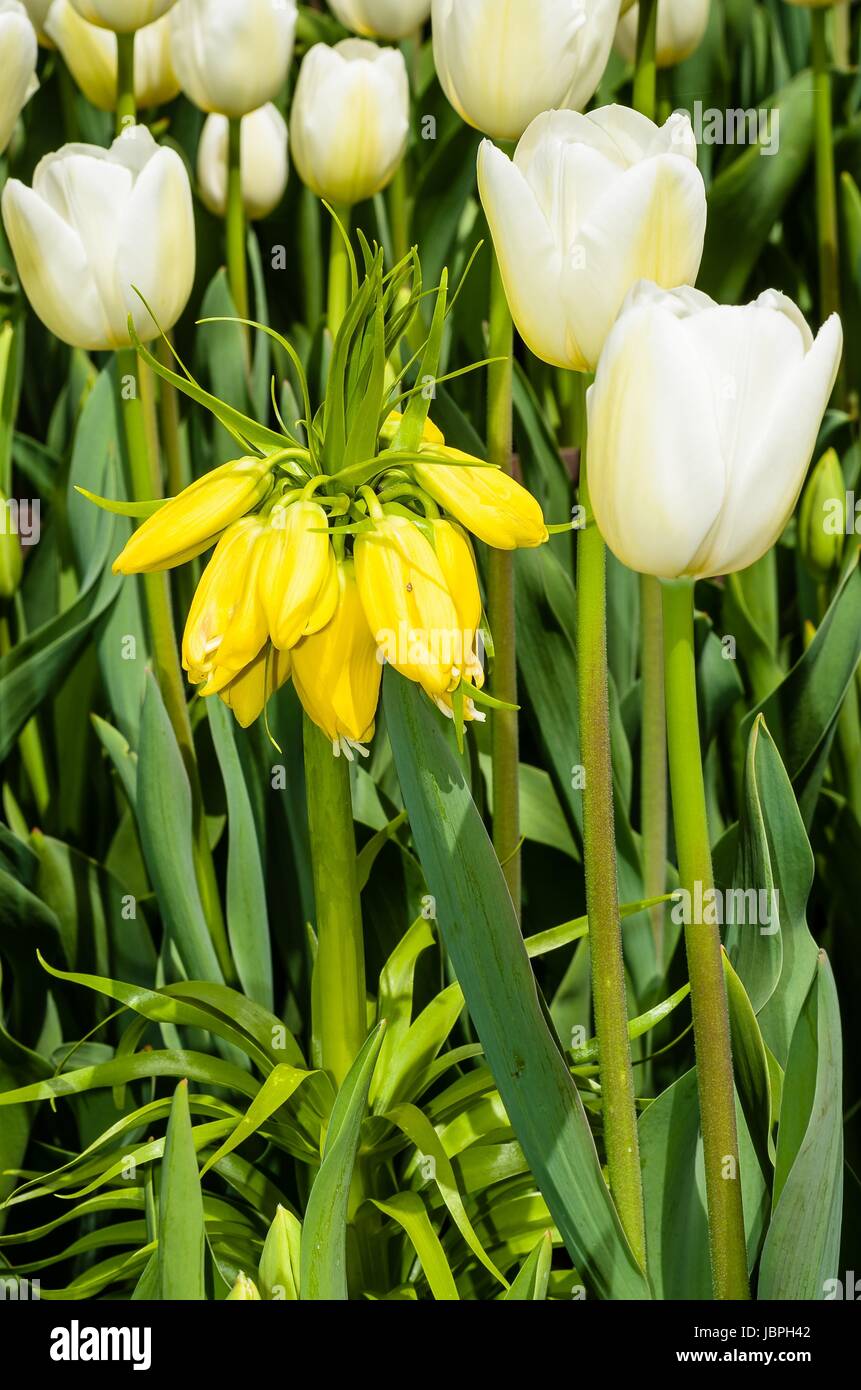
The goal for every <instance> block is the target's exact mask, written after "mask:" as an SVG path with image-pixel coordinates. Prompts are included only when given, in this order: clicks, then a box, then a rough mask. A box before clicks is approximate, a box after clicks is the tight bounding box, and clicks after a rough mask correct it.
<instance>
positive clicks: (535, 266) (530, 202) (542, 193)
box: [478, 106, 706, 372]
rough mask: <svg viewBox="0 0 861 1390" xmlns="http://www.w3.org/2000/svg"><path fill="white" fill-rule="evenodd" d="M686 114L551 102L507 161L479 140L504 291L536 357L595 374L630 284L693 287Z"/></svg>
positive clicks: (698, 183)
mask: <svg viewBox="0 0 861 1390" xmlns="http://www.w3.org/2000/svg"><path fill="white" fill-rule="evenodd" d="M696 158H697V147H696V141H695V139H694V133H693V130H692V128H691V123H690V119H689V118H688V116H686V115H682V114H679V113H676V114H675V115H673V116H671V117H670V119H669V120H668V121H667V122H666V124H665V125H663V126H661V127H660V128H659V127H658V126H656V125H654V124H653V122H652V121H650V120H648V119H647V118H646V117H645V116H641V115H640V114H639V113H638V112H636V111H629V110H628V109H627V107H624V106H603V107H601V108H599V109H598V110H597V111H590V113H589V115H588V116H580V115H577V114H576V112H573V111H550V112H548V113H547V114H546V115H544V116H539V117H538V119H537V120H536V121H533V123H532V125H531V126H530V127H529V129H528V130H527V132H526V134H525V135H524V137H523V139H522V140H521V141H520V144H519V145H518V146H517V152H516V154H515V156H514V159H513V161H512V160H510V159H508V158H507V156H506V155H504V154H503V153H502V151H501V150H498V149H496V148H495V146H493V145H492V144H490V142H489V141H485V142H484V144H483V145H482V146H481V149H480V150H479V156H478V184H479V191H480V193H481V201H482V203H483V204H484V210H485V212H486V214H487V219H488V222H489V223H490V230H491V233H492V235H493V242H494V246H495V248H496V255H497V258H498V260H499V266H500V270H501V273H502V278H503V281H504V284H505V292H506V295H507V296H508V302H509V305H510V306H511V312H512V314H513V316H514V321H515V323H516V324H517V328H518V330H519V332H520V335H521V337H522V338H524V340H525V341H526V343H527V345H528V346H529V347H530V348H531V350H532V351H533V352H534V353H535V355H536V356H537V357H541V358H543V359H544V361H545V362H551V363H553V364H554V365H555V366H559V367H567V368H569V369H570V370H572V371H577V372H585V371H594V370H595V367H596V366H597V363H598V358H599V356H600V354H601V349H602V347H603V346H604V340H605V338H606V336H607V334H608V333H609V331H610V329H611V328H612V326H613V323H614V322H615V320H616V316H617V315H618V312H619V310H620V309H621V307H622V303H623V301H624V298H625V295H626V294H627V293H628V290H629V289H630V288H631V286H632V285H633V284H634V283H636V281H637V280H639V279H641V278H642V277H645V276H648V277H649V278H651V279H654V280H655V281H656V282H657V283H658V284H660V285H664V286H666V287H667V288H671V287H673V286H675V285H685V284H693V283H694V281H695V280H696V277H697V272H698V271H699V266H700V260H701V259H702V253H703V241H704V238H705V228H706V192H705V185H704V183H703V180H702V175H701V174H700V173H699V171H698V169H697V165H696Z"/></svg>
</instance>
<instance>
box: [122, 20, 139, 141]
mask: <svg viewBox="0 0 861 1390" xmlns="http://www.w3.org/2000/svg"><path fill="white" fill-rule="evenodd" d="M136 120H137V102H136V101H135V36H134V33H131V34H117V135H122V133H123V131H124V130H125V128H126V126H129V125H134V123H135V121H136Z"/></svg>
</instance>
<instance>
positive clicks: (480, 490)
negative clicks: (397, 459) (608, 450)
mask: <svg viewBox="0 0 861 1390" xmlns="http://www.w3.org/2000/svg"><path fill="white" fill-rule="evenodd" d="M419 452H420V453H429V454H432V455H433V456H434V458H439V457H444V458H449V459H451V460H452V462H451V463H450V464H446V463H430V462H428V463H417V464H415V465H414V466H413V471H414V473H415V476H416V478H417V479H418V481H419V483H420V485H421V486H422V487H423V488H424V490H425V492H427V493H429V494H430V496H431V497H432V498H433V499H434V501H435V502H438V503H439V505H440V506H441V507H444V508H445V510H446V511H447V512H451V515H452V516H455V517H457V519H458V521H459V522H460V523H461V524H462V525H463V526H465V527H466V528H467V530H468V531H471V532H472V533H473V535H474V536H478V538H479V540H482V541H484V542H485V543H486V544H487V545H491V546H493V547H494V549H496V550H517V549H520V548H531V547H533V546H537V545H543V544H544V542H545V541H546V540H547V538H548V532H547V526H546V524H545V522H544V514H543V513H542V511H541V507H540V506H539V504H538V503H537V502H536V500H535V498H534V497H533V496H532V493H531V492H527V490H526V488H525V487H522V486H521V484H520V483H518V482H517V481H516V480H515V479H514V478H511V477H509V475H508V474H507V473H504V472H503V471H502V469H500V468H488V467H486V466H482V464H481V462H480V460H478V459H473V458H472V456H471V455H470V454H464V453H461V451H460V450H459V449H449V448H448V447H446V446H444V445H440V444H437V443H433V444H427V443H426V444H422V445H421V446H420V449H419Z"/></svg>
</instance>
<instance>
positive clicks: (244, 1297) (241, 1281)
mask: <svg viewBox="0 0 861 1390" xmlns="http://www.w3.org/2000/svg"><path fill="white" fill-rule="evenodd" d="M231 1300H233V1301H234V1302H237V1303H259V1302H260V1301H261V1299H260V1294H259V1292H258V1290H257V1285H256V1284H255V1283H254V1280H253V1279H249V1278H248V1275H247V1274H243V1273H242V1271H241V1270H240V1272H239V1274H237V1276H236V1283H235V1284H234V1285H233V1288H232V1289H231V1290H230V1293H229V1294H228V1295H227V1302H228V1303H229V1302H230V1301H231Z"/></svg>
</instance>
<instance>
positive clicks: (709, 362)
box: [588, 283, 843, 579]
mask: <svg viewBox="0 0 861 1390" xmlns="http://www.w3.org/2000/svg"><path fill="white" fill-rule="evenodd" d="M842 343H843V332H842V328H841V324H840V320H839V318H838V317H837V316H836V315H832V317H831V318H830V319H828V320H827V322H826V323H825V325H824V326H823V328H822V329H821V330H820V333H819V335H818V337H817V338H816V339H815V341H814V338H813V335H812V334H811V332H810V329H809V328H808V326H807V323H806V322H805V320H804V318H803V317H802V315H801V312H800V310H798V309H797V308H796V306H795V305H794V304H793V303H792V301H791V300H789V299H787V298H786V297H785V295H782V294H778V293H777V292H776V291H774V290H767V291H766V292H765V293H764V294H762V295H760V297H759V299H757V300H756V301H755V302H754V303H752V304H748V305H745V306H743V307H731V306H724V305H717V304H715V303H714V302H713V301H712V300H711V299H709V298H708V296H707V295H704V294H701V293H700V292H699V291H697V290H693V289H689V288H684V289H679V290H674V291H669V292H668V291H664V290H660V289H659V288H658V287H657V286H655V285H652V284H649V283H643V284H640V285H638V286H636V287H635V289H634V290H633V291H632V292H631V295H630V298H629V300H628V302H627V304H626V306H625V308H624V310H623V312H622V314H621V315H620V317H619V320H618V323H617V324H616V326H615V327H614V329H613V331H612V333H611V334H610V336H609V338H608V340H607V344H606V347H605V349H604V353H603V355H602V357H601V361H600V363H599V366H598V373H597V376H596V379H595V384H594V386H593V387H592V388H591V390H590V392H589V397H588V402H589V450H590V454H589V487H590V494H591V499H592V505H593V507H594V511H595V518H596V520H597V523H598V526H599V528H600V530H601V533H602V535H603V536H604V538H605V540H606V541H607V544H608V545H609V546H610V548H611V550H613V551H614V552H615V554H616V555H617V556H618V558H619V559H620V560H622V562H623V563H624V564H626V565H628V566H629V567H630V568H631V569H634V570H640V571H641V572H643V573H645V574H652V575H656V576H658V577H659V578H663V579H678V578H684V577H687V578H701V577H708V576H714V575H720V574H730V573H732V572H733V571H735V570H740V569H745V568H746V567H747V566H748V565H752V564H753V563H754V562H755V561H756V560H758V559H759V558H760V557H761V556H762V555H764V554H765V552H766V551H767V550H768V549H769V548H770V547H771V546H772V545H774V543H775V542H776V541H777V539H778V537H779V536H780V534H781V532H782V531H783V529H784V527H785V526H786V523H787V522H788V520H789V518H790V516H791V515H792V512H793V509H794V508H795V504H796V502H797V500H798V496H799V493H800V492H801V488H802V485H803V483H804V478H805V474H806V472H807V469H808V466H809V463H810V459H811V456H812V454H813V450H814V447H815V444H816V437H817V434H818V432H819V427H820V424H821V422H822V417H823V415H824V412H825V409H826V407H827V405H828V400H829V397H830V395H831V392H832V389H833V387H834V383H835V380H836V377H837V370H838V366H839V362H840V355H841V351H842Z"/></svg>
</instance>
